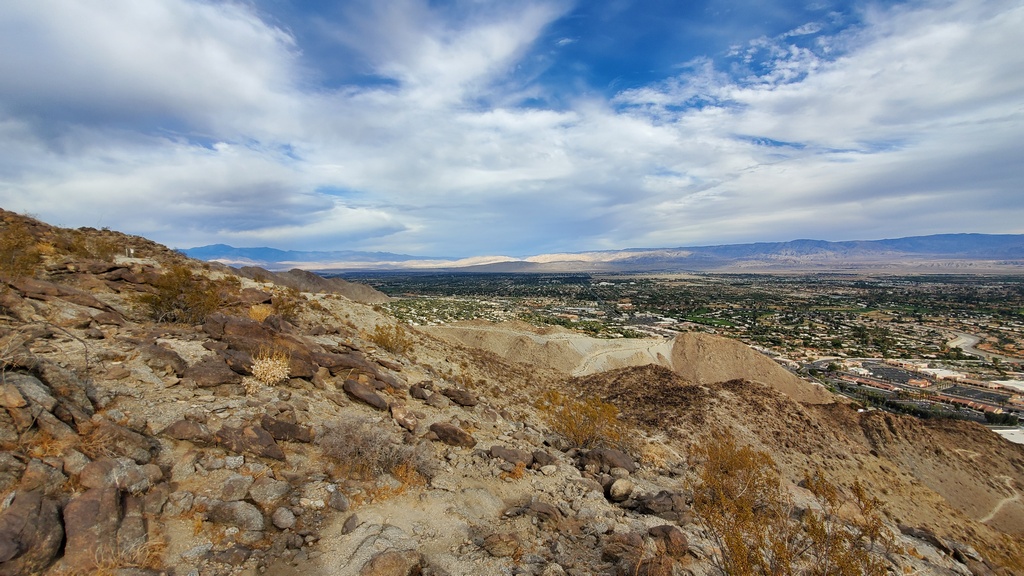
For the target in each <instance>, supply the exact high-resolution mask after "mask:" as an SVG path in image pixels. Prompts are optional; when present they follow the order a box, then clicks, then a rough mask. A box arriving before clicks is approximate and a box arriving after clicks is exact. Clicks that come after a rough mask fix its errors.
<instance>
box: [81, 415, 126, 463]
mask: <svg viewBox="0 0 1024 576" xmlns="http://www.w3.org/2000/svg"><path fill="white" fill-rule="evenodd" d="M113 441H114V436H113V433H112V432H110V430H109V429H105V428H102V427H100V426H98V425H96V424H92V423H87V424H86V427H85V428H84V429H83V430H81V434H79V436H78V446H77V448H78V451H79V452H81V453H82V454H85V455H86V456H88V457H89V459H91V460H98V459H100V458H110V457H113V456H116V454H115V453H114V452H113V450H112V449H111V446H113Z"/></svg>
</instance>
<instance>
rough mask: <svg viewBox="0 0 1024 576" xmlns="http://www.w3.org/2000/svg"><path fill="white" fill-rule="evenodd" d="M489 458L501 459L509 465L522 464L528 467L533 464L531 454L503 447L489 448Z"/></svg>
mask: <svg viewBox="0 0 1024 576" xmlns="http://www.w3.org/2000/svg"><path fill="white" fill-rule="evenodd" d="M490 454H491V458H501V459H502V460H504V461H506V462H508V463H509V464H520V463H521V464H522V465H523V466H529V465H530V464H533V454H530V453H529V452H527V451H525V450H518V449H516V448H506V447H504V446H499V445H494V446H491V451H490Z"/></svg>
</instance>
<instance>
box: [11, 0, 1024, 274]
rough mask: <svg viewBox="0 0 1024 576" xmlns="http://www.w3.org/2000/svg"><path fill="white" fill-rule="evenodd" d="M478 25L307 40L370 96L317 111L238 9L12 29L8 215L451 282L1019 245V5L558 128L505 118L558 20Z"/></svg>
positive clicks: (542, 11)
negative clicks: (732, 257) (586, 267)
mask: <svg viewBox="0 0 1024 576" xmlns="http://www.w3.org/2000/svg"><path fill="white" fill-rule="evenodd" d="M474 6H478V8H476V9H474V10H472V11H469V12H464V13H452V12H446V11H444V10H442V9H441V8H437V7H436V6H435V5H433V4H429V3H427V2H425V1H415V0H406V1H404V2H400V3H372V4H370V3H367V4H365V5H357V7H355V8H350V9H349V10H348V12H346V13H345V14H346V16H345V17H346V20H344V21H335V22H329V21H325V22H323V26H324V27H326V28H328V29H330V30H331V32H332V34H333V37H334V38H335V39H336V40H337V41H339V42H342V43H343V44H344V45H345V46H347V47H348V48H349V49H350V50H351V51H353V53H355V54H359V55H360V57H361V58H362V59H364V61H365V63H366V64H367V66H369V70H371V71H372V72H373V73H374V74H376V75H378V76H379V77H380V78H381V79H384V80H387V81H386V82H382V83H378V84H374V85H369V86H365V85H364V86H357V85H347V86H343V87H340V88H336V89H330V90H329V89H325V88H322V87H316V86H314V85H312V84H309V83H308V79H309V77H311V76H312V74H307V71H306V70H304V69H303V68H302V66H303V64H300V62H299V55H300V50H301V46H300V45H299V44H298V41H297V40H296V39H295V38H294V37H293V36H292V35H291V34H290V33H288V32H286V31H284V30H282V29H280V28H278V27H275V26H271V25H268V24H267V23H266V21H264V20H261V19H260V17H259V15H258V14H257V13H255V12H254V11H252V10H251V9H249V8H247V7H246V6H245V5H241V4H234V3H230V4H225V3H213V2H198V1H190V0H154V1H153V2H148V3H137V2H127V1H124V2H122V3H121V4H118V5H116V6H113V5H111V4H104V5H103V6H94V5H89V4H83V3H72V2H68V3H59V2H38V3H37V2H23V1H20V0H18V1H15V2H11V3H9V4H8V5H6V6H5V9H4V10H3V11H2V12H0V74H2V75H3V77H4V78H5V81H4V82H0V205H2V206H3V207H5V208H13V209H20V210H27V211H30V212H35V213H39V214H40V215H41V216H42V217H44V219H48V220H51V221H53V222H55V223H59V224H65V225H92V226H96V225H104V226H111V227H114V228H118V229H123V230H126V231H129V232H132V233H138V234H144V235H147V236H151V237H154V238H156V239H157V240H160V241H163V242H166V243H168V244H171V245H175V246H187V245H198V244H204V243H214V242H228V243H235V244H237V245H253V244H268V245H275V246H280V247H283V248H307V249H313V248H323V249H331V248H366V249H385V250H391V251H406V252H417V253H421V254H441V255H451V256H461V255H469V254H480V253H502V252H504V253H509V254H511V255H525V254H528V253H530V252H536V251H542V250H550V251H556V250H585V249H595V248H621V247H625V246H658V245H662V246H678V245H684V244H706V243H720V242H728V241H746V240H784V239H791V238H793V237H808V236H817V237H822V238H826V239H849V238H870V237H881V236H889V237H893V236H900V235H906V234H914V233H925V232H943V231H961V230H975V231H989V230H993V231H1021V232H1024V230H1022V229H1021V224H1020V223H1019V222H1021V221H1022V219H1021V218H1020V216H1021V213H1022V211H1024V206H1022V202H1024V199H1021V195H1020V194H1019V193H1018V192H1019V191H1018V188H1019V182H1021V181H1024V166H1022V165H1021V163H1020V162H1019V156H1018V155H1017V154H1018V153H1017V152H1016V150H1017V149H1018V147H1019V142H1020V141H1021V140H1022V139H1024V112H1022V108H1021V105H1022V104H1021V102H1022V94H1024V77H1022V76H1021V75H1020V74H1019V71H1020V70H1022V69H1024V53H1021V51H1019V50H1014V49H1012V48H1013V47H1015V46H1016V44H1017V36H1018V35H1019V30H1021V29H1024V8H1021V7H1018V6H1015V4H1014V3H1013V2H1008V1H1006V2H995V1H994V2H986V3H983V4H979V3H975V2H968V1H967V0H963V1H961V2H941V3H938V2H936V3H925V4H914V5H911V6H909V7H902V8H885V9H881V8H879V9H874V11H873V12H869V13H867V14H866V15H865V17H864V23H863V25H862V26H861V27H859V28H856V29H850V30H848V31H846V32H843V33H840V34H839V35H837V36H823V35H821V30H822V29H821V28H817V27H816V26H817V25H805V26H801V27H798V28H795V29H794V30H792V31H791V32H789V33H787V34H784V35H782V36H781V37H779V38H774V39H763V38H762V39H756V40H755V41H754V42H753V43H752V44H750V45H748V46H743V47H737V48H736V50H735V52H736V55H735V56H736V58H737V59H738V60H743V59H744V58H748V57H749V58H750V59H754V58H761V59H766V60H763V61H761V62H760V63H762V64H764V67H763V68H759V69H758V70H759V72H758V75H756V76H750V75H749V74H750V73H749V71H745V72H742V73H739V74H737V73H736V72H735V71H733V70H731V69H723V68H722V67H721V66H719V67H716V66H715V64H714V63H713V61H712V60H711V59H710V58H698V59H696V60H693V61H691V62H688V63H687V64H686V65H685V66H683V67H682V68H680V69H679V70H680V73H679V74H678V75H677V76H676V77H674V78H668V79H665V80H664V81H662V82H658V83H654V84H651V85H648V86H644V87H639V88H633V89H630V90H626V91H623V92H622V93H620V94H618V95H617V96H616V97H615V98H613V99H611V100H610V101H607V100H603V99H601V98H598V97H596V96H593V95H587V96H580V97H577V98H575V99H573V97H571V96H568V97H566V98H565V100H566V101H568V102H569V103H570V105H569V107H568V109H565V110H547V109H536V108H521V107H518V106H517V103H518V101H519V100H521V99H522V97H523V95H524V94H528V93H540V94H541V95H543V91H544V90H547V89H551V88H545V87H544V86H540V85H534V86H523V85H519V84H517V82H519V81H520V80H517V79H516V77H515V74H514V73H513V72H512V70H513V68H514V67H515V65H516V64H517V62H519V61H520V60H521V59H522V58H524V55H525V54H527V52H528V50H529V48H530V47H531V46H533V45H534V43H536V42H537V41H538V39H539V38H541V37H542V36H543V34H542V33H543V32H544V31H545V29H546V27H547V26H548V25H550V23H551V22H553V21H554V20H555V19H557V18H558V17H559V16H560V15H561V14H563V13H564V11H565V6H563V5H561V4H558V5H551V4H543V3H540V2H529V3H494V4H479V5H477V4H474ZM815 35H817V36H815ZM811 39H813V42H809V40H811ZM790 40H792V42H797V41H799V42H800V43H801V46H803V47H798V46H795V45H791V44H790ZM556 43H558V42H557V41H556ZM549 48H550V46H548V49H549ZM748 48H749V49H751V50H750V51H748ZM965 194H970V195H971V198H972V201H971V203H970V208H969V209H964V208H963V207H962V206H960V207H958V206H957V203H958V202H959V203H961V204H962V203H963V197H964V195H965Z"/></svg>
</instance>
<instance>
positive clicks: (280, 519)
mask: <svg viewBox="0 0 1024 576" xmlns="http://www.w3.org/2000/svg"><path fill="white" fill-rule="evenodd" d="M270 519H271V521H272V522H273V523H274V526H277V527H278V528H280V529H281V530H287V529H289V528H291V527H292V526H295V514H294V513H292V511H291V510H289V509H288V508H286V507H284V506H281V507H280V508H278V509H277V510H274V514H273V516H271V518H270Z"/></svg>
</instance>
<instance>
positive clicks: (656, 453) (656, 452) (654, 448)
mask: <svg viewBox="0 0 1024 576" xmlns="http://www.w3.org/2000/svg"><path fill="white" fill-rule="evenodd" d="M640 460H641V461H643V462H644V463H645V464H648V465H650V466H651V467H654V468H667V467H668V466H669V465H670V464H671V463H672V462H678V461H679V460H680V458H679V456H678V455H677V454H675V453H674V452H673V451H672V449H671V448H669V447H667V446H665V445H664V444H659V443H656V442H647V443H645V444H644V445H643V446H641V447H640Z"/></svg>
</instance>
